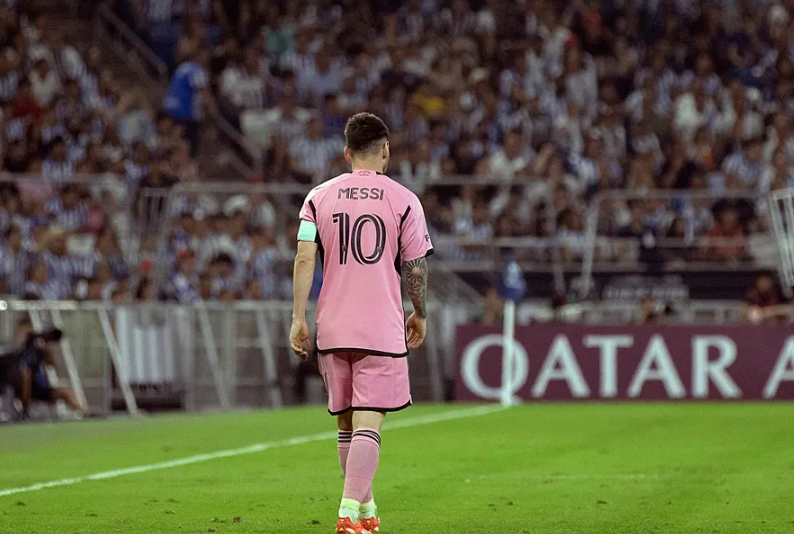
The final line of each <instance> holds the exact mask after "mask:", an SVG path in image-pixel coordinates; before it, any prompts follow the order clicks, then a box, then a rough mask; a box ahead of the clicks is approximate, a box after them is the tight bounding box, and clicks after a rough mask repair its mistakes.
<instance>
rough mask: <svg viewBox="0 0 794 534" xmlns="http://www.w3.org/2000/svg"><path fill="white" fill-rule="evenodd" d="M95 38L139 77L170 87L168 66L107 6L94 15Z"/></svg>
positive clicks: (99, 8)
mask: <svg viewBox="0 0 794 534" xmlns="http://www.w3.org/2000/svg"><path fill="white" fill-rule="evenodd" d="M93 28H94V39H95V40H96V41H97V42H98V43H99V44H101V45H102V46H103V47H104V48H105V49H110V50H113V52H114V53H115V54H116V56H117V57H118V58H119V59H120V60H121V61H123V62H124V63H126V64H127V66H128V67H129V68H130V69H131V70H133V71H134V72H135V73H136V74H138V75H139V76H141V77H143V78H144V79H146V80H148V82H149V85H156V84H159V85H166V84H168V67H167V66H166V64H165V63H164V62H163V60H161V59H160V58H159V57H157V55H156V54H155V53H154V52H153V51H152V50H151V49H150V48H149V47H148V46H147V45H146V43H145V42H143V40H142V39H141V38H140V37H138V35H137V34H136V33H135V31H134V30H133V29H132V28H130V27H129V26H127V24H126V23H125V22H124V21H123V20H121V19H120V18H119V17H118V16H117V15H116V14H115V13H113V10H112V9H111V7H110V6H109V5H108V4H101V5H100V6H99V7H98V8H97V10H96V12H95V16H94V22H93Z"/></svg>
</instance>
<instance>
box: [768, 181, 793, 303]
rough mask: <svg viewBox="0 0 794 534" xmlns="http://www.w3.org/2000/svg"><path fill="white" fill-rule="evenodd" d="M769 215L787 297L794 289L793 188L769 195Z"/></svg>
mask: <svg viewBox="0 0 794 534" xmlns="http://www.w3.org/2000/svg"><path fill="white" fill-rule="evenodd" d="M768 201H769V214H770V219H771V220H772V229H773V231H774V233H775V237H776V239H777V245H778V250H779V251H780V263H781V267H780V275H781V280H782V281H783V287H784V290H785V291H786V294H787V296H789V297H791V296H792V287H794V188H786V189H781V190H778V191H773V192H772V193H771V194H770V195H769V200H768Z"/></svg>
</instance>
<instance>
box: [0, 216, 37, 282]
mask: <svg viewBox="0 0 794 534" xmlns="http://www.w3.org/2000/svg"><path fill="white" fill-rule="evenodd" d="M33 260H34V257H33V254H32V253H31V252H30V251H29V250H27V249H25V247H24V244H23V241H22V231H21V230H20V228H19V227H18V226H16V225H10V226H9V227H8V229H7V230H6V231H5V236H4V239H3V241H2V243H1V244H0V280H2V291H0V293H2V294H6V295H12V296H15V297H20V296H22V295H23V294H24V292H25V284H26V281H27V274H28V270H29V269H30V267H31V265H32V264H33Z"/></svg>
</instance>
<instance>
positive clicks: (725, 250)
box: [706, 205, 747, 262]
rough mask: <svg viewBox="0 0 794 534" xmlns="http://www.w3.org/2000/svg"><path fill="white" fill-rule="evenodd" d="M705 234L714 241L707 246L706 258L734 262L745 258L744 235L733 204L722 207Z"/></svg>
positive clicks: (745, 244)
mask: <svg viewBox="0 0 794 534" xmlns="http://www.w3.org/2000/svg"><path fill="white" fill-rule="evenodd" d="M706 236H707V237H708V238H714V241H715V242H714V244H711V245H709V246H708V248H707V252H708V258H709V259H711V260H712V261H729V262H736V261H740V260H743V259H746V253H747V248H746V247H747V243H746V236H745V232H744V229H743V228H742V226H741V225H740V224H739V214H738V212H737V210H736V208H735V207H734V206H731V205H726V206H725V207H723V208H722V210H721V211H720V213H719V214H718V216H717V222H716V223H715V224H714V226H712V227H711V229H710V230H709V231H708V233H707V234H706Z"/></svg>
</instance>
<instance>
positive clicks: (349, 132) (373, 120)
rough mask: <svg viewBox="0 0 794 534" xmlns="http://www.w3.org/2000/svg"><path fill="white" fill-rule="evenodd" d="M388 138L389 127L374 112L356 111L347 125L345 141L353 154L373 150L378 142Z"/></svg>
mask: <svg viewBox="0 0 794 534" xmlns="http://www.w3.org/2000/svg"><path fill="white" fill-rule="evenodd" d="M388 139H389V128H388V127H387V126H386V123H384V122H383V120H381V118H380V117H378V116H377V115H373V114H372V113H365V112H362V113H356V114H355V115H353V116H352V117H350V118H349V119H348V120H347V124H346V125H345V141H346V142H347V148H348V149H349V150H350V152H352V153H353V154H359V153H366V152H369V151H372V150H373V149H375V148H376V147H375V144H376V143H378V142H379V141H383V140H388Z"/></svg>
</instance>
